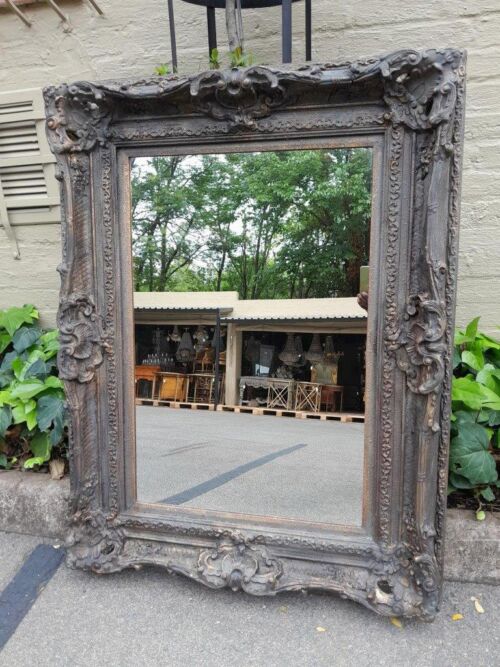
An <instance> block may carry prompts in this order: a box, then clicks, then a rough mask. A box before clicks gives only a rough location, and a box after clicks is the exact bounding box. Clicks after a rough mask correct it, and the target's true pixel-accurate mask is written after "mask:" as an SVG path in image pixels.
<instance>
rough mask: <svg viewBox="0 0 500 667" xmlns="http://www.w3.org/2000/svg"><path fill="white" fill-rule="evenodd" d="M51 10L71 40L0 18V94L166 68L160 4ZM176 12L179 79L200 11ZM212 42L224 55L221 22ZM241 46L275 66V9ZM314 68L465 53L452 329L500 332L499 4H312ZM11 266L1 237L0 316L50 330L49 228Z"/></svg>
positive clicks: (190, 56) (416, 0)
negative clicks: (423, 51) (41, 316)
mask: <svg viewBox="0 0 500 667" xmlns="http://www.w3.org/2000/svg"><path fill="white" fill-rule="evenodd" d="M98 2H99V4H100V6H101V7H102V8H103V10H104V12H105V15H104V16H103V17H99V16H98V15H97V14H96V12H95V11H94V10H93V9H92V7H91V5H90V4H89V3H85V2H75V1H72V2H61V3H60V4H61V5H62V6H63V9H64V11H65V12H66V13H67V14H68V16H69V18H70V22H71V26H72V29H71V30H69V29H68V27H67V26H65V25H64V24H63V23H62V22H61V21H60V20H59V18H58V17H57V15H56V14H55V13H54V12H53V11H52V10H51V9H50V7H48V6H47V4H45V3H37V4H35V5H24V6H23V9H24V10H25V11H26V13H27V14H28V16H29V17H30V19H32V21H33V26H32V27H31V28H28V27H26V26H25V25H24V24H23V23H22V22H21V21H20V20H19V19H18V18H17V17H16V16H14V15H13V14H12V13H11V12H10V11H8V10H6V9H0V45H1V46H0V48H1V51H2V55H1V61H0V62H1V69H0V91H8V90H16V89H18V88H29V87H38V86H44V85H46V84H49V83H58V82H61V81H69V80H72V79H105V78H116V77H120V76H123V77H130V76H132V77H135V76H137V77H140V76H144V75H149V74H151V73H152V72H153V70H154V67H155V66H156V65H157V64H159V63H166V62H169V60H170V45H169V30H168V20H167V3H166V2H165V0H144V2H141V3H137V2H135V0H98ZM174 5H175V11H176V28H177V46H178V54H179V69H180V71H182V72H196V71H199V70H202V69H205V68H206V67H207V46H206V19H205V12H204V10H203V8H201V7H197V6H194V5H189V4H186V3H184V2H181V1H180V0H176V2H175V3H174ZM218 14H219V16H218V34H219V37H220V46H221V50H223V51H225V50H226V49H225V43H224V26H223V13H222V12H218ZM244 23H245V32H246V38H247V48H248V50H250V51H251V52H252V53H253V54H254V57H255V60H256V61H257V62H260V63H265V62H269V63H270V62H274V63H275V62H278V61H279V59H280V48H281V46H280V10H279V8H273V9H264V10H258V11H256V10H253V11H247V12H245V16H244ZM313 28H314V32H313V59H314V60H317V61H342V60H346V59H351V58H356V57H359V56H364V55H375V54H379V53H382V52H386V51H390V50H394V49H398V48H406V47H416V48H420V47H439V46H457V47H465V48H466V49H468V52H469V64H468V93H467V94H468V101H467V121H466V150H465V163H464V179H463V204H462V212H463V213H462V221H463V224H462V232H461V250H460V278H459V301H458V312H457V322H458V324H460V325H463V324H465V323H466V322H467V321H468V320H470V319H472V318H473V317H474V316H476V315H481V318H482V326H483V328H485V329H487V330H489V331H491V332H494V331H497V330H496V325H500V261H499V260H500V216H499V210H500V185H499V179H500V110H499V109H498V106H497V105H498V99H499V98H500V45H499V37H498V36H499V34H500V5H499V3H498V0H449V1H448V2H446V3H444V2H442V1H441V0H413V2H411V3H403V2H401V1H400V0H368V1H366V2H360V1H359V0H358V1H356V2H351V3H337V2H333V1H332V0H314V2H313ZM303 29H304V22H303V3H298V4H295V5H294V39H293V49H294V58H295V60H296V62H301V61H302V59H303V57H304V55H303V50H304V48H303ZM16 233H17V236H18V238H19V241H20V247H21V256H22V257H21V260H14V259H12V257H11V252H10V248H9V247H8V244H7V241H6V238H5V235H4V232H3V231H2V230H0V246H1V250H0V307H4V306H7V305H12V304H21V303H24V302H26V301H33V302H35V303H36V304H37V305H38V306H39V307H40V309H41V310H42V311H44V313H45V315H46V320H45V322H46V323H50V322H51V321H53V314H54V312H55V308H56V301H57V285H58V279H57V277H56V274H55V268H56V266H57V264H58V263H59V255H60V247H59V242H58V238H59V236H58V226H57V225H54V224H52V225H37V226H36V228H35V227H33V226H22V227H16Z"/></svg>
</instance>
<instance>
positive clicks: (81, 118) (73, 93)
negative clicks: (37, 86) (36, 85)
mask: <svg viewBox="0 0 500 667" xmlns="http://www.w3.org/2000/svg"><path fill="white" fill-rule="evenodd" d="M45 97H46V102H47V106H48V111H49V112H50V113H51V114H52V115H50V116H49V117H48V118H47V131H48V135H49V141H50V143H51V147H52V150H53V151H54V152H55V153H74V152H79V151H90V150H92V149H93V148H94V146H96V145H99V146H104V145H106V143H107V140H108V125H109V122H110V119H111V114H110V111H109V101H108V100H107V98H106V95H105V93H104V92H103V91H101V90H100V89H99V88H97V87H96V86H93V85H92V84H90V83H87V82H77V83H73V84H71V85H70V86H68V85H66V84H63V85H61V86H59V87H57V88H47V89H46V90H45Z"/></svg>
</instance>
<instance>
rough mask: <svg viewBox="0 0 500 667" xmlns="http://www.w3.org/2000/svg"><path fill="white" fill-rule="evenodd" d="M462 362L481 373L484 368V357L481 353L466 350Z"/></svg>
mask: <svg viewBox="0 0 500 667" xmlns="http://www.w3.org/2000/svg"><path fill="white" fill-rule="evenodd" d="M462 361H463V362H464V364H467V366H470V367H471V368H472V369H473V370H475V371H480V370H481V369H482V368H483V366H484V357H483V354H482V352H481V351H479V350H477V351H472V350H464V351H463V352H462Z"/></svg>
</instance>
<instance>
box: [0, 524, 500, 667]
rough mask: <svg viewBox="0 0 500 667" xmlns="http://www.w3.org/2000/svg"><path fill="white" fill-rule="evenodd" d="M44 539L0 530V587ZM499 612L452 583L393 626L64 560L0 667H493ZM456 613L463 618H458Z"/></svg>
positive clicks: (344, 606)
mask: <svg viewBox="0 0 500 667" xmlns="http://www.w3.org/2000/svg"><path fill="white" fill-rule="evenodd" d="M39 542H40V540H39V539H38V538H35V537H27V536H20V535H13V534H6V533H0V554H1V558H0V581H1V582H2V583H3V584H5V583H6V582H7V581H8V580H9V579H10V578H11V577H12V576H13V575H14V571H15V570H16V566H19V565H20V564H21V562H22V561H23V560H24V559H25V558H26V557H27V556H28V555H29V553H30V552H31V551H32V550H33V549H34V547H35V546H36V545H37V544H38V543H39ZM472 596H474V597H477V598H479V599H480V601H481V604H482V606H483V608H484V612H485V613H484V614H479V613H478V612H477V611H476V610H475V608H474V603H473V601H472V600H471V599H470V598H471V597H472ZM499 612H500V587H489V586H481V585H479V584H477V585H476V584H474V585H473V584H450V583H447V584H446V586H445V596H444V602H443V609H442V611H441V613H440V615H439V616H438V618H437V619H436V621H435V622H434V623H432V624H424V623H421V622H417V621H408V622H406V621H403V627H402V628H397V627H395V626H394V625H392V624H391V621H390V620H389V619H387V618H381V617H378V616H376V615H375V614H373V613H372V612H369V611H368V610H365V609H364V608H363V607H361V606H358V605H356V604H354V603H352V602H349V601H346V600H341V599H339V598H337V597H333V596H330V595H318V594H314V595H301V594H284V595H282V596H278V597H276V598H253V597H250V596H247V595H244V594H240V593H232V592H230V591H227V590H225V591H211V590H209V589H206V588H204V587H202V586H200V585H199V584H196V583H195V582H192V581H190V580H188V579H185V578H183V577H176V576H172V575H167V574H166V573H165V572H164V571H162V570H160V569H154V568H149V569H144V570H142V571H140V572H135V571H134V572H123V573H120V574H116V575H109V576H107V575H106V576H97V575H93V574H90V573H85V572H80V571H72V570H68V569H67V568H66V566H65V565H64V564H63V565H61V566H60V568H59V570H58V571H57V572H56V574H55V575H54V576H53V578H52V580H51V581H50V582H49V583H48V584H47V586H46V587H45V589H44V590H43V591H42V592H41V593H40V595H39V597H38V599H37V600H36V602H35V603H34V605H33V606H32V607H31V610H30V611H29V612H28V614H27V616H25V618H24V620H23V621H22V622H21V624H20V625H19V626H18V628H17V630H16V631H15V633H14V634H13V635H12V637H11V638H10V640H9V641H8V643H7V644H6V646H5V648H4V649H3V651H2V652H1V653H0V667H32V666H33V665H36V667H49V666H50V667H94V666H96V667H97V666H100V665H107V667H129V666H130V667H143V666H144V667H156V666H162V667H163V666H166V665H168V666H169V667H177V666H183V667H184V666H189V667H212V666H213V667H226V666H227V667H232V665H234V664H239V665H245V667H246V666H256V667H270V666H273V667H308V666H309V665H310V666H313V667H316V666H318V667H322V666H328V667H332V666H335V667H337V666H340V667H351V666H353V667H354V666H355V667H374V666H377V665H384V666H385V665H396V666H397V667H470V666H471V665H474V667H494V666H496V665H498V662H499V661H498V646H499V645H500V623H499V622H498V616H499ZM454 613H461V614H462V615H463V619H462V620H460V621H453V620H452V618H451V617H452V614H454ZM318 628H322V629H324V631H321V630H318Z"/></svg>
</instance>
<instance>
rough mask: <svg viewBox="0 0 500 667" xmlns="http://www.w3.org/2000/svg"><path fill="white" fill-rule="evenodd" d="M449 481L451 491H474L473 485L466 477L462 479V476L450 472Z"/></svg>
mask: <svg viewBox="0 0 500 667" xmlns="http://www.w3.org/2000/svg"><path fill="white" fill-rule="evenodd" d="M449 480H450V484H451V486H452V487H453V491H454V490H455V489H474V488H475V486H476V485H475V483H474V484H473V483H472V482H470V481H469V480H468V479H467V478H466V477H463V475H459V474H458V473H456V472H453V471H450V476H449Z"/></svg>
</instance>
